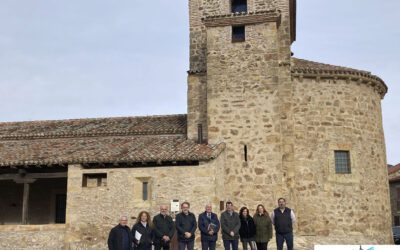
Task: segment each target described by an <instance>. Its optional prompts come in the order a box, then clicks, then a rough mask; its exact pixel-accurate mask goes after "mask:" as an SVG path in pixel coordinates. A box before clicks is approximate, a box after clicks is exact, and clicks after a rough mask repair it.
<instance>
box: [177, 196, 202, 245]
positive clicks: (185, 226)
mask: <svg viewBox="0 0 400 250" xmlns="http://www.w3.org/2000/svg"><path fill="white" fill-rule="evenodd" d="M189 208H190V204H189V202H186V201H185V202H183V203H182V204H181V209H182V212H181V213H179V214H177V215H176V218H175V225H176V231H177V233H178V249H179V250H185V249H186V247H187V249H188V250H193V249H194V237H195V235H194V233H195V232H196V228H197V222H196V217H195V216H194V214H193V213H191V212H189Z"/></svg>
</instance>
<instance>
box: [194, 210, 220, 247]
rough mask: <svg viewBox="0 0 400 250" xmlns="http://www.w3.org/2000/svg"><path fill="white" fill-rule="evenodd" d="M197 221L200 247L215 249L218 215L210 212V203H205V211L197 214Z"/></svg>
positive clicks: (218, 225)
mask: <svg viewBox="0 0 400 250" xmlns="http://www.w3.org/2000/svg"><path fill="white" fill-rule="evenodd" d="M198 223H199V229H200V231H201V249H202V250H215V246H216V242H217V240H218V231H219V228H220V223H219V220H218V216H217V215H216V214H215V213H213V212H212V206H211V204H207V205H206V211H205V212H204V213H201V214H200V215H199V220H198Z"/></svg>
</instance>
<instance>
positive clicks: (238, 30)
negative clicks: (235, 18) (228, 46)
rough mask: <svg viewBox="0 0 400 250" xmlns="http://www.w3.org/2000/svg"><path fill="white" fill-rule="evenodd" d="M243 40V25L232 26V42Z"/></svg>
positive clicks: (244, 33)
mask: <svg viewBox="0 0 400 250" xmlns="http://www.w3.org/2000/svg"><path fill="white" fill-rule="evenodd" d="M245 40H246V31H245V26H244V25H243V26H232V42H244V41H245Z"/></svg>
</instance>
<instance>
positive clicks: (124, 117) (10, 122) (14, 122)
mask: <svg viewBox="0 0 400 250" xmlns="http://www.w3.org/2000/svg"><path fill="white" fill-rule="evenodd" d="M186 115H187V114H168V115H140V116H112V117H88V118H70V119H69V118H68V119H54V120H50V119H49V120H25V121H4V122H1V121H0V126H2V125H10V124H21V123H50V122H75V121H100V120H113V119H115V120H122V119H132V118H139V119H140V118H166V117H179V116H182V117H183V116H186Z"/></svg>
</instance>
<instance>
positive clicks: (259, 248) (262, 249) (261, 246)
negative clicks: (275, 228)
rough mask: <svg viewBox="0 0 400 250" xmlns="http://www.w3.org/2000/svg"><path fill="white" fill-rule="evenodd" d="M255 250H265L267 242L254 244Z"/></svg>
mask: <svg viewBox="0 0 400 250" xmlns="http://www.w3.org/2000/svg"><path fill="white" fill-rule="evenodd" d="M256 245H257V250H267V249H268V242H256Z"/></svg>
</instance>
